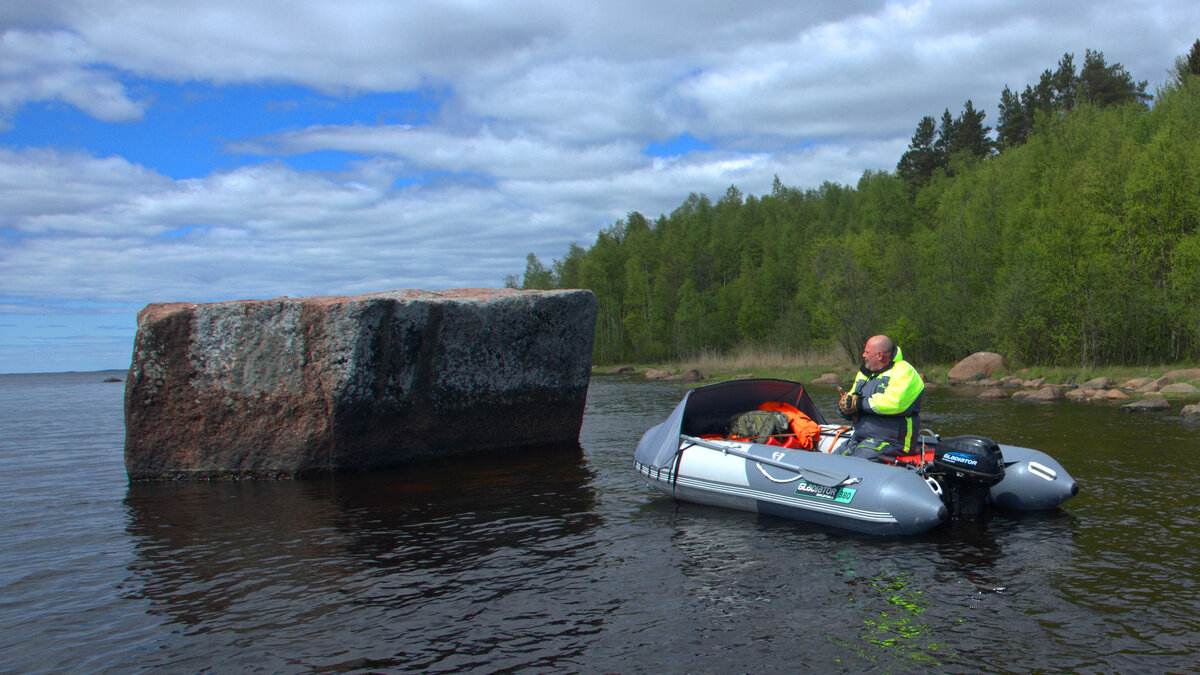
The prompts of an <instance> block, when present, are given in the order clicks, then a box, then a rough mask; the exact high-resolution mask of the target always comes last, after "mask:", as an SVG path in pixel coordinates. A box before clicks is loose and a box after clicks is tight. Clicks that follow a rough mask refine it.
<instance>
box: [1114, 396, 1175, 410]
mask: <svg viewBox="0 0 1200 675" xmlns="http://www.w3.org/2000/svg"><path fill="white" fill-rule="evenodd" d="M1170 409H1171V404H1170V403H1168V402H1167V399H1165V398H1163V397H1161V396H1154V397H1151V398H1144V399H1142V400H1140V401H1134V402H1133V403H1126V404H1125V405H1123V406H1121V410H1123V411H1125V412H1159V411H1163V410H1170Z"/></svg>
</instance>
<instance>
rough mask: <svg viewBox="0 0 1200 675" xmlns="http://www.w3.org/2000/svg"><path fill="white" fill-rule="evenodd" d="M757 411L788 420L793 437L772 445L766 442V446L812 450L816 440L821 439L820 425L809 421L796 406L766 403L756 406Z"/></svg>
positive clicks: (777, 402)
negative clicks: (770, 413) (776, 413)
mask: <svg viewBox="0 0 1200 675" xmlns="http://www.w3.org/2000/svg"><path fill="white" fill-rule="evenodd" d="M758 409H759V410H768V411H772V412H780V413H783V414H784V416H785V417H787V418H788V426H790V427H791V428H792V434H793V436H790V437H788V438H787V439H786V440H785V441H784V442H782V443H780V442H778V441H776V442H775V443H774V444H772V443H769V442H768V445H782V446H783V447H785V448H795V449H800V450H812V449H813V448H815V447H816V443H817V439H819V438H820V437H821V425H819V424H817V423H816V422H814V421H812V420H811V419H809V417H808V415H805V414H804V413H802V412H800V411H799V410H797V409H796V406H794V405H792V404H790V403H784V402H782V401H767V402H765V403H763V404H762V405H760V406H758ZM771 440H775V439H771Z"/></svg>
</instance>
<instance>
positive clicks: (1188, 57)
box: [1171, 39, 1200, 87]
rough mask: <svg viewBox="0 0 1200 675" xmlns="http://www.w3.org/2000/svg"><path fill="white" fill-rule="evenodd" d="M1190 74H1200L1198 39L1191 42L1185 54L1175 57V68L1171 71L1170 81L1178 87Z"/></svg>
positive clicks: (1199, 46) (1199, 44) (1199, 43)
mask: <svg viewBox="0 0 1200 675" xmlns="http://www.w3.org/2000/svg"><path fill="white" fill-rule="evenodd" d="M1192 75H1200V39H1197V40H1196V41H1195V42H1193V43H1192V48H1191V50H1190V51H1188V53H1187V54H1184V55H1182V56H1178V57H1176V58H1175V70H1174V71H1173V72H1172V73H1171V78H1172V83H1173V84H1174V85H1175V86H1177V87H1178V86H1180V85H1182V84H1183V82H1184V80H1186V79H1187V78H1188V77H1190V76H1192Z"/></svg>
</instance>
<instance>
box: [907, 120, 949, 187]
mask: <svg viewBox="0 0 1200 675" xmlns="http://www.w3.org/2000/svg"><path fill="white" fill-rule="evenodd" d="M936 138H937V126H936V123H935V122H934V121H933V118H932V117H930V116H929V115H926V116H925V117H922V118H921V121H920V122H918V123H917V130H916V132H915V133H913V137H912V142H911V143H909V144H908V152H905V153H904V154H903V155H901V157H900V162H899V163H898V164H896V173H898V174H899V175H900V178H902V179H904V182H905V183H908V184H909V185H911V186H913V187H920V186H921V185H924V184H925V183H927V182H928V181H929V177H930V176H931V175H932V174H933V170H934V169H936V168H937V167H938V166H939V165H940V164H941V163H942V162H939V158H940V155H939V153H938V151H937V149H935V148H934V147H933V145H934V141H935V140H936Z"/></svg>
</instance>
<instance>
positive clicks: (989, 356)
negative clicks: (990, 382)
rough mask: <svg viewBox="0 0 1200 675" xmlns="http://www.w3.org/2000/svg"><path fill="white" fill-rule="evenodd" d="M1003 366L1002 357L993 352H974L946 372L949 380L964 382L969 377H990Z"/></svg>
mask: <svg viewBox="0 0 1200 675" xmlns="http://www.w3.org/2000/svg"><path fill="white" fill-rule="evenodd" d="M1003 367H1004V357H1003V356H1000V355H999V354H996V353H994V352H975V353H974V354H972V355H970V356H968V357H967V358H965V359H963V360H962V361H959V362H958V363H956V364H955V365H954V367H953V368H951V369H950V372H948V373H946V377H947V378H948V379H949V380H950V381H951V382H964V381H966V380H971V379H980V378H984V377H991V376H992V374H993V373H995V372H996V371H998V370H1000V369H1001V368H1003Z"/></svg>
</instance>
